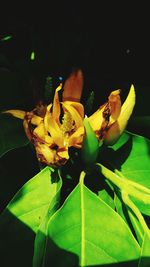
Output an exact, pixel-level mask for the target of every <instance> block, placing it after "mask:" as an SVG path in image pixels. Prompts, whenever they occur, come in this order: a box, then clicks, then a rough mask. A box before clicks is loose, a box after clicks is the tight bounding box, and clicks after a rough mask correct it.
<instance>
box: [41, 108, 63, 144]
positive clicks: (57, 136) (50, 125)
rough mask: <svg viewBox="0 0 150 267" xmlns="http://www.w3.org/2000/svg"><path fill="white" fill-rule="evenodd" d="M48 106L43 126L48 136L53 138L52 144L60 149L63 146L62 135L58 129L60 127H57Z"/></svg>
mask: <svg viewBox="0 0 150 267" xmlns="http://www.w3.org/2000/svg"><path fill="white" fill-rule="evenodd" d="M49 108H50V106H48V109H47V112H46V115H45V118H44V126H45V129H46V131H47V132H48V133H49V134H50V136H51V137H52V138H53V140H54V143H55V144H56V145H57V146H60V147H62V146H63V143H64V141H63V134H62V131H61V129H60V126H59V125H58V123H57V121H56V120H55V118H54V117H53V114H52V113H51V112H50V111H49Z"/></svg>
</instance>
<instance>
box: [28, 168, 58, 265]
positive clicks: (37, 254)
mask: <svg viewBox="0 0 150 267" xmlns="http://www.w3.org/2000/svg"><path fill="white" fill-rule="evenodd" d="M56 173H57V174H58V172H57V170H56V171H54V172H53V173H52V174H53V176H54V175H55V174H56ZM61 186H62V182H61V179H60V181H59V182H58V184H57V187H55V189H54V190H53V198H52V199H51V202H50V205H49V208H48V210H47V212H46V215H45V217H44V218H43V220H42V222H41V224H40V226H39V228H38V231H37V234H36V238H35V242H34V255H33V267H40V266H42V261H43V257H44V253H45V248H46V242H47V238H46V237H47V225H48V221H49V220H50V218H51V216H52V215H53V214H54V212H55V211H56V210H57V209H58V206H59V204H60V202H59V201H60V192H61Z"/></svg>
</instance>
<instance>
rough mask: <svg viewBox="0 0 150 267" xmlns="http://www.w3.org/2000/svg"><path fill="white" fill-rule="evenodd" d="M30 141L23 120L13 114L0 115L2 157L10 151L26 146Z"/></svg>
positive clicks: (0, 153)
mask: <svg viewBox="0 0 150 267" xmlns="http://www.w3.org/2000/svg"><path fill="white" fill-rule="evenodd" d="M28 143H29V140H28V139H27V137H26V135H25V132H24V129H23V124H22V120H19V119H16V118H14V117H12V116H9V115H5V114H1V115H0V157H1V156H3V155H4V154H5V153H7V152H8V151H10V150H12V149H15V148H18V147H22V146H25V145H27V144H28Z"/></svg>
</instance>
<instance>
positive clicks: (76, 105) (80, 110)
mask: <svg viewBox="0 0 150 267" xmlns="http://www.w3.org/2000/svg"><path fill="white" fill-rule="evenodd" d="M66 105H67V106H71V107H73V108H74V109H76V111H77V112H78V113H79V115H80V116H81V118H82V119H83V118H84V107H83V105H82V104H81V103H78V102H72V101H65V102H63V103H62V106H66Z"/></svg>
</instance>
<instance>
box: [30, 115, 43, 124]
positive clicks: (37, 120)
mask: <svg viewBox="0 0 150 267" xmlns="http://www.w3.org/2000/svg"><path fill="white" fill-rule="evenodd" d="M42 121H43V118H41V117H39V116H37V115H33V116H32V118H31V123H32V124H33V125H39V124H40V123H41V122H42Z"/></svg>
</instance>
